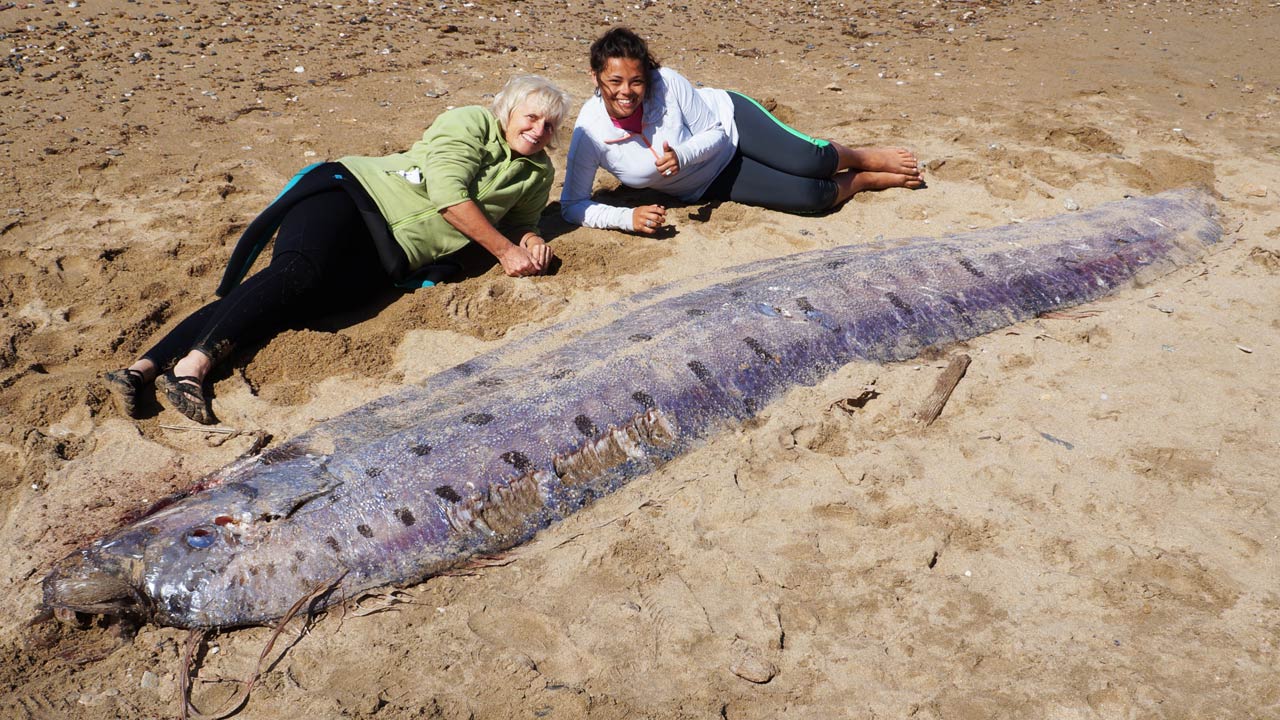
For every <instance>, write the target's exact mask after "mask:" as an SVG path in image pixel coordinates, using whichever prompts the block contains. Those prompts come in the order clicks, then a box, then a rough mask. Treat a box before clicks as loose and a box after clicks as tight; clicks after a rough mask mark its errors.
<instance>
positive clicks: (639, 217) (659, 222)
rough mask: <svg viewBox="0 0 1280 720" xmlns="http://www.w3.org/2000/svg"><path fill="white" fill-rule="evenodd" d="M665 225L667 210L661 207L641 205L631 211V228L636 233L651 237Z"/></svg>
mask: <svg viewBox="0 0 1280 720" xmlns="http://www.w3.org/2000/svg"><path fill="white" fill-rule="evenodd" d="M665 224H667V209H666V208H664V207H662V206H661V205H641V206H640V207H638V208H636V209H635V210H632V211H631V227H632V228H634V229H635V231H636V232H638V233H644V234H645V235H652V234H654V233H655V232H657V231H658V228H660V227H662V226H663V225H665Z"/></svg>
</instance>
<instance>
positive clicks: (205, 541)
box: [186, 525, 218, 550]
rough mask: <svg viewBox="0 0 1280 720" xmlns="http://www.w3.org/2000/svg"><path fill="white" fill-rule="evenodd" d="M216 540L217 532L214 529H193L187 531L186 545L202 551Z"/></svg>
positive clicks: (204, 527) (201, 527) (207, 527)
mask: <svg viewBox="0 0 1280 720" xmlns="http://www.w3.org/2000/svg"><path fill="white" fill-rule="evenodd" d="M217 539H218V531H217V529H216V528H212V527H209V526H207V525H201V526H200V527H194V528H191V529H190V530H188V531H187V537H186V540H187V544H188V545H190V546H191V547H193V548H196V549H197V550H203V549H204V548H207V547H209V546H210V545H212V544H213V543H214V542H215V541H217Z"/></svg>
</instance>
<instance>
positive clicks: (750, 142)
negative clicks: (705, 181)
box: [702, 91, 840, 213]
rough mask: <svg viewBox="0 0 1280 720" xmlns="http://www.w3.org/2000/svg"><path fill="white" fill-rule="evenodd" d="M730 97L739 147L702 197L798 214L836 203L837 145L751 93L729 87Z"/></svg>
mask: <svg viewBox="0 0 1280 720" xmlns="http://www.w3.org/2000/svg"><path fill="white" fill-rule="evenodd" d="M729 99H730V100H732V101H733V122H734V125H736V126H737V128H738V151H737V152H736V153H734V155H733V159H732V160H730V161H729V164H728V166H726V167H725V169H724V170H722V171H721V172H720V174H719V175H717V176H716V179H715V181H714V182H712V183H711V187H709V188H707V191H706V192H705V193H703V194H702V199H703V200H732V201H734V202H739V203H743V204H744V205H758V206H760V207H766V208H769V209H770V210H781V211H783V212H793V213H811V212H821V211H823V210H827V209H829V208H830V207H831V206H832V205H834V204H835V202H836V197H837V196H838V195H839V189H838V188H837V187H836V183H835V181H834V180H832V179H831V178H832V176H834V175H835V174H836V168H837V167H838V166H839V163H840V158H839V156H838V155H837V153H836V149H835V147H833V146H832V145H831V143H829V142H827V141H826V140H819V139H817V138H811V137H809V136H808V135H805V134H804V133H801V132H798V131H796V130H794V129H792V128H791V127H789V126H787V125H786V124H784V123H783V122H782V121H781V120H779V119H777V118H776V117H774V116H773V115H772V114H771V113H770V112H769V111H768V110H765V109H764V108H763V107H761V106H760V103H758V102H756V101H755V100H752V99H751V98H749V97H747V96H746V95H743V94H741V93H737V92H733V91H730V92H729Z"/></svg>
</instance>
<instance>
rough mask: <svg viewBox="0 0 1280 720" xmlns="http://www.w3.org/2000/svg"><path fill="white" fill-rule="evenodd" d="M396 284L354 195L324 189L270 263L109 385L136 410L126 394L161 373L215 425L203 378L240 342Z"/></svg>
mask: <svg viewBox="0 0 1280 720" xmlns="http://www.w3.org/2000/svg"><path fill="white" fill-rule="evenodd" d="M389 284H390V280H389V278H388V277H387V275H386V272H385V270H383V269H382V266H381V261H380V260H379V259H378V256H377V251H376V248H375V247H374V245H373V241H372V239H371V238H370V236H369V232H368V230H367V228H366V227H365V225H364V221H363V219H362V218H361V217H360V213H359V210H358V209H357V208H356V206H355V205H354V203H353V202H352V201H351V199H350V197H349V196H348V195H347V194H346V193H345V191H342V190H334V191H332V192H327V193H320V194H317V195H315V196H313V197H311V198H308V199H306V200H303V201H301V202H299V203H298V204H297V205H296V206H295V207H294V208H292V209H291V210H290V211H289V213H288V214H287V215H286V216H285V219H284V221H283V222H282V224H281V227H280V230H279V234H278V235H277V237H276V241H275V248H274V251H273V254H272V260H271V263H270V264H269V265H268V266H267V267H266V268H263V269H262V271H260V272H258V273H256V274H254V275H253V276H251V277H250V278H248V279H247V280H246V281H245V282H244V283H241V284H240V285H237V286H236V287H235V288H234V289H233V290H232V291H231V292H229V293H228V294H227V296H226V297H224V298H222V299H220V300H216V301H214V302H212V303H209V304H208V305H206V306H205V307H203V308H201V309H200V310H198V311H196V312H195V313H193V314H192V315H191V316H190V317H188V318H187V319H186V320H184V321H183V322H182V323H180V324H179V325H178V326H177V327H176V328H174V330H172V331H171V332H170V333H168V334H167V335H166V336H165V337H164V338H163V339H162V340H161V341H160V342H159V343H157V345H156V346H155V347H154V348H152V349H151V350H149V351H147V353H146V354H145V355H143V357H142V358H140V359H139V360H138V361H137V362H135V363H134V364H133V365H131V366H130V367H129V368H127V369H125V370H122V371H116V372H115V373H114V374H115V377H114V378H108V386H109V387H111V388H112V391H113V393H114V394H116V396H117V405H119V406H121V409H122V410H126V411H130V414H132V411H133V410H136V406H130V405H129V403H127V402H124V400H125V398H123V397H122V396H124V395H126V394H127V393H128V390H129V389H132V390H134V392H135V394H136V390H137V389H139V388H141V387H142V386H143V385H144V384H145V383H146V382H149V381H151V380H155V379H157V378H158V382H157V385H158V386H163V387H161V388H160V389H161V390H162V391H163V392H164V395H165V397H166V399H168V400H169V401H170V403H171V404H172V405H174V406H175V407H176V408H177V409H178V410H179V411H181V412H182V413H183V414H184V415H186V416H187V417H189V418H191V419H192V420H196V421H197V422H202V423H211V422H214V421H215V420H214V417H213V413H212V412H211V411H210V410H209V408H208V403H207V401H206V399H205V397H204V393H203V384H204V380H205V378H206V376H207V375H208V373H209V371H210V370H211V369H212V368H213V366H214V365H215V364H217V363H218V362H219V361H220V360H222V359H223V358H225V357H226V355H227V354H228V353H229V352H230V351H231V350H232V349H233V348H234V347H235V346H236V345H238V344H239V343H242V342H245V341H250V340H254V339H259V338H262V337H266V336H269V335H271V334H273V333H274V332H278V331H279V330H280V329H281V328H283V327H285V326H287V325H288V324H289V323H291V322H294V321H296V320H300V319H303V318H304V316H305V315H307V314H309V313H310V311H312V310H313V309H318V308H324V309H329V308H332V307H334V306H335V302H337V303H340V304H345V305H351V304H355V303H358V302H360V301H363V300H365V299H367V298H368V297H370V296H371V294H372V293H373V292H374V291H375V290H376V289H377V288H380V287H387V286H388V285H389ZM170 365H172V369H171V370H169V372H168V373H166V374H164V375H159V373H160V372H161V371H162V370H164V369H165V368H168V367H169V366H170Z"/></svg>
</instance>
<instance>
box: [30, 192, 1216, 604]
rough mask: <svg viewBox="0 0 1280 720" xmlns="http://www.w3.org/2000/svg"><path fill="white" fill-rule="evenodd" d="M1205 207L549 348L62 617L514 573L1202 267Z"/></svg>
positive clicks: (1172, 205)
mask: <svg viewBox="0 0 1280 720" xmlns="http://www.w3.org/2000/svg"><path fill="white" fill-rule="evenodd" d="M1220 236H1221V229H1220V227H1219V224H1218V222H1217V219H1216V215H1215V212H1214V208H1213V205H1212V203H1211V201H1210V199H1209V198H1208V196H1207V195H1206V194H1204V193H1203V192H1200V191H1179V192H1173V193H1165V194H1162V195H1157V196H1154V197H1150V198H1145V199H1129V200H1123V201H1119V202H1115V203H1111V204H1107V205H1102V206H1099V207H1097V208H1096V209H1093V210H1090V211H1086V212H1078V213H1070V214H1067V215H1062V216H1058V217H1054V218H1050V219H1047V220H1041V221H1036V222H1025V223H1020V224H1014V225H1009V226H1005V227H999V228H995V229H989V230H982V231H975V232H968V233H963V234H958V235H953V236H949V237H946V238H942V239H928V238H916V239H909V240H902V241H893V242H881V243H878V244H874V245H865V244H864V245H851V246H845V247H838V248H835V249H829V250H817V251H812V252H805V253H800V254H796V255H791V256H787V257H782V258H778V259H773V260H767V261H763V262H756V263H752V264H748V265H743V266H740V267H736V268H732V269H729V270H725V271H722V272H719V273H716V274H714V275H713V276H712V277H710V278H707V277H703V278H700V279H697V280H693V281H689V282H684V283H679V284H676V285H672V286H667V287H663V288H658V289H654V290H651V291H649V292H646V293H643V294H641V295H638V296H635V297H632V298H629V299H627V300H623V301H620V302H618V303H616V304H615V305H612V306H609V307H606V308H604V309H602V310H601V311H599V312H597V313H595V314H593V315H592V316H591V317H587V318H582V319H578V320H576V321H572V322H569V323H566V324H562V325H559V326H555V327H552V328H549V329H547V330H543V331H541V332H538V333H535V334H533V335H531V336H529V337H527V338H525V339H523V340H521V341H518V342H515V343H512V344H509V345H508V346H505V347H503V348H500V349H498V350H495V351H493V352H490V353H488V354H485V355H481V356H479V357H477V358H475V359H474V360H471V361H469V362H465V363H463V364H461V365H458V366H456V367H453V368H450V369H448V370H445V371H443V372H441V373H439V374H437V375H434V376H432V377H431V378H429V379H428V380H426V381H424V382H423V383H421V384H418V385H414V386H410V387H406V388H404V389H403V390H401V391H398V392H396V393H394V394H392V395H390V396H387V397H385V398H382V399H380V400H377V401H375V402H373V403H370V404H368V405H365V406H362V407H359V408H357V409H354V410H351V411H350V412H347V413H345V414H343V415H340V416H338V417H335V418H333V419H331V420H329V421H327V422H325V423H323V424H321V425H319V426H317V427H315V428H314V429H312V430H310V431H308V432H306V433H304V434H302V435H299V436H298V437H295V438H293V439H291V440H289V441H286V442H284V443H282V444H281V445H279V446H278V447H275V448H273V449H271V450H269V451H267V452H265V453H263V454H261V455H259V456H256V457H254V458H251V459H247V460H244V461H241V462H238V463H235V464H233V465H231V466H228V467H226V468H223V469H222V470H219V471H218V472H217V473H215V474H214V476H213V477H211V478H208V479H206V481H205V482H204V483H203V485H205V486H211V487H206V489H204V490H201V491H199V492H195V493H193V494H190V495H188V496H186V497H184V498H181V499H179V500H177V501H175V502H173V503H171V504H169V505H167V506H166V507H163V508H161V509H158V510H155V511H154V512H152V513H151V514H149V515H147V516H145V517H143V518H142V519H140V520H137V521H136V522H134V523H132V524H130V525H127V526H125V527H121V528H119V529H116V530H115V531H113V532H111V533H110V534H108V535H106V536H105V537H103V538H101V539H99V540H97V541H95V542H93V543H92V544H90V545H88V546H87V547H84V548H82V549H80V550H77V551H76V552H74V553H72V554H71V555H70V556H68V557H66V558H65V559H63V560H62V561H60V562H59V563H57V565H56V566H55V567H54V568H53V569H52V570H51V572H50V573H49V575H48V577H46V578H45V580H44V600H45V603H46V604H47V605H48V606H50V607H52V608H70V609H73V610H77V611H82V612H88V613H99V614H102V613H106V614H128V615H133V616H136V617H139V618H142V619H147V620H151V621H154V622H157V623H161V624H166V625H174V626H179V627H213V626H217V627H228V626H237V625H246V624H255V623H262V622H266V621H270V620H272V619H275V618H278V617H280V616H282V615H283V614H285V612H286V611H287V610H288V609H289V607H290V606H291V605H292V604H294V603H295V601H297V600H298V599H299V598H302V597H306V596H307V595H308V594H310V593H313V592H314V591H316V590H317V588H323V587H326V586H327V585H331V586H332V592H330V593H329V594H327V595H325V596H324V599H323V600H322V601H321V602H322V603H324V602H338V601H340V600H342V599H343V598H348V597H351V596H353V595H355V594H357V593H360V592H361V591H364V590H367V589H370V588H374V587H378V586H386V585H402V586H403V585H407V584H412V583H416V582H419V581H421V580H423V579H425V578H427V577H429V576H431V575H432V574H435V573H438V572H440V571H443V570H446V569H448V568H451V567H454V566H457V565H459V564H460V563H464V562H466V561H467V560H468V559H469V558H472V557H473V556H475V555H477V554H489V553H496V552H499V551H502V550H504V549H506V548H509V547H511V546H513V545H515V544H517V543H520V542H522V541H524V540H527V539H528V538H530V537H531V536H532V535H533V534H534V533H536V532H537V531H538V530H540V529H542V528H545V527H547V526H548V525H550V524H551V523H554V522H555V521H557V520H559V519H560V518H563V517H565V516H566V515H568V514H570V513H573V512H576V511H578V510H579V509H581V508H582V507H584V506H585V505H587V504H589V503H590V502H591V501H592V500H593V499H594V498H596V497H599V496H601V495H604V494H605V493H608V492H611V491H612V490H615V489H616V488H618V487H619V486H620V485H622V484H623V483H626V482H627V481H629V480H631V479H632V478H635V477H637V476H639V475H641V474H643V473H645V472H648V471H649V470H651V469H652V468H653V467H655V466H656V465H659V464H661V463H663V462H664V461H667V460H669V459H670V458H672V457H674V456H676V455H678V454H680V453H683V452H685V451H687V450H688V449H689V448H691V447H693V446H695V445H696V444H697V443H698V442H700V441H701V440H703V439H704V438H707V437H708V436H710V435H712V434H713V433H716V432H717V431H719V430H722V429H724V428H726V427H727V426H730V425H731V424H733V423H737V422H740V421H742V420H744V419H746V418H750V417H752V416H753V415H755V414H756V413H757V412H758V411H759V410H760V409H761V408H763V407H764V406H765V404H767V403H768V402H770V401H771V400H772V399H774V398H776V397H778V395H779V394H781V393H782V392H784V391H786V390H787V389H788V388H790V387H792V386H794V385H797V384H806V385H807V384H813V383H816V382H818V381H819V380H821V379H822V378H823V377H824V376H826V375H828V374H829V373H831V372H833V371H834V370H836V369H837V368H840V367H841V366H843V365H845V364H846V363H850V362H854V361H865V362H886V361H897V360H904V359H908V358H911V357H913V356H915V355H917V354H918V353H920V352H921V351H922V350H924V349H925V348H929V347H932V346H939V345H946V344H948V343H953V342H956V341H959V340H963V339H966V338H971V337H974V336H977V335H981V334H983V333H987V332H990V331H992V330H995V329H997V328H1000V327H1003V326H1006V325H1008V324H1010V323H1014V322H1017V321H1020V320H1024V319H1027V318H1031V317H1034V316H1035V315H1037V314H1039V313H1043V312H1046V311H1050V310H1055V309H1060V308H1064V307H1068V306H1072V305H1077V304H1079V303H1084V302H1087V301H1090V300H1093V299H1095V298H1098V297H1100V296H1103V295H1106V294H1108V293H1110V292H1112V291H1114V290H1115V289H1117V288H1120V287H1122V286H1125V285H1127V284H1130V283H1133V282H1135V281H1148V280H1150V279H1152V278H1154V277H1157V276H1159V275H1162V274H1164V273H1167V272H1169V271H1170V270H1172V269H1174V268H1176V267H1178V266H1181V265H1185V264H1188V263H1191V262H1195V261H1196V260H1197V259H1198V258H1199V257H1200V256H1201V254H1202V253H1203V251H1204V249H1205V247H1206V246H1207V245H1209V244H1212V243H1214V242H1217V240H1218V239H1219V238H1220Z"/></svg>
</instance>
